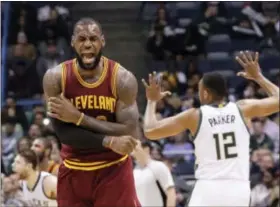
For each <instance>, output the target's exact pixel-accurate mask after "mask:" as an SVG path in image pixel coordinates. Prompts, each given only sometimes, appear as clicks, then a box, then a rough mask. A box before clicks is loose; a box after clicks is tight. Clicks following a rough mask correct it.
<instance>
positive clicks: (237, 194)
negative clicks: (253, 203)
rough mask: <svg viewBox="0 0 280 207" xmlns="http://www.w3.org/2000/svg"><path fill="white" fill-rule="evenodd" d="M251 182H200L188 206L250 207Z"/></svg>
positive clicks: (195, 186)
mask: <svg viewBox="0 0 280 207" xmlns="http://www.w3.org/2000/svg"><path fill="white" fill-rule="evenodd" d="M250 192H251V190H250V182H249V181H248V182H246V181H237V180H215V181H214V180H211V181H210V180H198V181H196V183H195V185H194V189H193V191H192V194H191V197H190V198H189V201H188V203H187V206H208V207H212V206H215V207H226V206H234V207H236V206H247V207H248V206H249V205H250Z"/></svg>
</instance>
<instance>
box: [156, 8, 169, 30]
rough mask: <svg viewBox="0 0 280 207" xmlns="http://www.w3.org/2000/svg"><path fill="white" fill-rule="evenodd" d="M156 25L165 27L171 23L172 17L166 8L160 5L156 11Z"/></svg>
mask: <svg viewBox="0 0 280 207" xmlns="http://www.w3.org/2000/svg"><path fill="white" fill-rule="evenodd" d="M153 25H154V26H162V27H163V28H164V27H166V26H169V25H170V17H169V14H168V11H167V10H166V8H165V7H164V6H163V7H160V8H159V9H158V10H157V13H156V19H155V21H154V24H153Z"/></svg>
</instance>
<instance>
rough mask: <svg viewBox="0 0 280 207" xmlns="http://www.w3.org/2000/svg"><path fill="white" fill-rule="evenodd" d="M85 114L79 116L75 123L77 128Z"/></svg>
mask: <svg viewBox="0 0 280 207" xmlns="http://www.w3.org/2000/svg"><path fill="white" fill-rule="evenodd" d="M84 116H85V114H84V113H81V116H80V118H79V120H78V121H77V123H76V125H77V126H79V125H80V124H81V122H82V120H83V118H84Z"/></svg>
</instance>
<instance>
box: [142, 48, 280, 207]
mask: <svg viewBox="0 0 280 207" xmlns="http://www.w3.org/2000/svg"><path fill="white" fill-rule="evenodd" d="M258 57H259V55H258V53H255V56H254V57H252V55H251V54H250V53H249V52H241V53H240V55H239V56H238V57H236V60H237V61H238V62H239V64H240V65H241V66H242V67H243V68H244V72H239V73H238V75H239V76H242V77H244V78H246V79H249V80H253V81H255V82H256V83H258V84H259V85H260V86H261V87H262V88H263V89H264V90H265V91H266V92H267V94H268V95H269V97H268V98H264V99H261V100H257V99H248V100H241V101H238V102H237V103H232V102H228V103H227V102H225V101H226V96H227V89H226V82H225V80H224V78H223V77H222V76H221V75H219V74H218V73H207V74H204V76H203V78H202V79H201V80H200V83H199V98H200V101H201V103H202V104H203V106H201V107H200V109H194V108H193V109H189V110H187V111H184V112H182V113H180V114H177V115H175V116H172V117H169V118H166V119H162V120H160V121H157V119H156V114H155V108H156V102H157V101H158V100H160V99H161V98H163V97H164V96H165V95H167V94H168V93H169V92H161V89H160V85H159V84H160V83H159V82H157V80H156V78H155V76H154V75H150V76H149V85H148V84H147V83H146V82H145V80H143V83H144V85H145V87H146V95H147V99H148V104H147V108H146V113H145V118H144V131H145V134H146V136H147V137H148V138H149V139H152V140H156V139H160V138H161V137H167V136H173V135H175V134H178V133H180V132H182V131H184V130H186V129H189V130H190V131H191V133H192V135H193V136H194V144H195V155H196V158H197V160H196V164H197V166H196V167H197V169H196V171H195V177H196V179H197V180H198V181H197V182H196V184H195V187H194V190H193V193H192V195H191V197H190V200H189V203H188V206H249V200H250V183H249V138H250V134H249V132H248V130H247V127H246V124H245V122H244V119H243V117H246V118H252V117H263V116H268V115H271V114H273V113H276V112H278V111H279V88H278V87H277V86H275V85H274V84H273V83H271V82H270V81H269V80H267V79H266V78H265V77H264V76H263V75H262V73H261V69H260V66H259V64H258Z"/></svg>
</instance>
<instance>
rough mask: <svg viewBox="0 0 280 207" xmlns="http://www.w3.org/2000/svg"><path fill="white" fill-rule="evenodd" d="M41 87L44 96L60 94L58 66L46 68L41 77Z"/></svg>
mask: <svg viewBox="0 0 280 207" xmlns="http://www.w3.org/2000/svg"><path fill="white" fill-rule="evenodd" d="M43 89H44V94H45V96H46V98H48V97H52V96H58V95H60V93H61V91H62V90H61V72H60V68H59V66H57V67H56V68H52V69H49V70H47V72H46V73H45V75H44V77H43Z"/></svg>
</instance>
